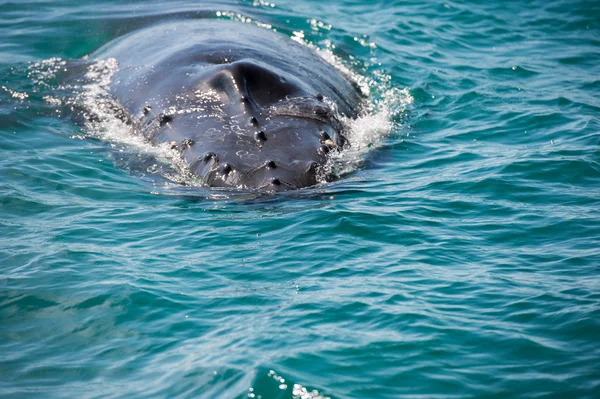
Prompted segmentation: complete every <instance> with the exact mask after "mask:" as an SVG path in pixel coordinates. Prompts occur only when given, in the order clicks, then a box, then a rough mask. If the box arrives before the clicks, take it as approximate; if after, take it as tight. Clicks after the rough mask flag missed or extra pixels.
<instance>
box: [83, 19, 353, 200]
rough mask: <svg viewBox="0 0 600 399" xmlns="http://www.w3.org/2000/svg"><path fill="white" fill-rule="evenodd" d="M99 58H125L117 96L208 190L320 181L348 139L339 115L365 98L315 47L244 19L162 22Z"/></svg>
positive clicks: (287, 186) (116, 80)
mask: <svg viewBox="0 0 600 399" xmlns="http://www.w3.org/2000/svg"><path fill="white" fill-rule="evenodd" d="M93 57H94V58H98V59H106V58H115V59H116V60H117V61H118V64H119V72H117V73H116V74H115V75H114V76H113V80H112V83H111V93H112V95H113V96H114V97H115V98H116V99H117V100H118V102H119V103H120V105H121V106H122V107H123V108H124V110H125V111H126V114H128V115H129V119H130V120H131V121H132V122H133V124H134V126H135V127H136V129H137V130H139V131H140V132H141V134H144V135H145V136H146V137H147V138H148V139H149V140H150V141H151V142H153V143H155V144H160V143H170V145H171V146H172V147H173V148H177V149H179V150H180V151H181V154H182V157H183V159H185V161H186V162H187V163H188V164H189V166H190V169H191V171H192V172H193V173H195V174H196V175H198V176H199V177H201V179H202V181H203V182H204V183H205V184H207V185H208V186H211V187H234V188H241V189H258V190H262V191H283V190H289V189H298V188H303V187H309V186H313V185H315V184H317V183H318V181H317V180H318V179H317V176H318V174H320V173H322V171H321V169H320V167H321V166H322V165H323V164H324V163H325V162H326V160H327V157H328V153H329V152H330V151H339V150H341V149H343V147H344V146H346V145H347V144H346V140H345V137H344V132H343V131H342V129H343V127H342V125H341V124H340V122H339V118H338V115H343V116H345V117H350V118H355V117H356V116H357V112H358V110H359V106H360V102H361V95H360V93H359V91H358V90H357V88H356V87H355V86H354V85H352V84H351V83H350V82H349V81H348V80H347V79H346V78H345V77H344V76H343V75H342V74H341V73H340V71H338V70H337V69H336V68H334V67H333V66H332V65H330V64H328V63H327V62H325V61H324V60H323V59H322V58H321V57H319V56H318V55H317V54H315V53H314V52H313V51H312V50H310V49H309V48H307V47H305V46H302V45H300V44H298V43H295V42H294V41H292V40H290V39H289V38H287V37H285V36H283V35H280V34H278V33H275V32H272V31H270V30H267V29H262V28H258V27H255V26H251V25H248V24H243V23H235V22H229V21H222V20H188V21H175V22H168V23H162V24H159V25H154V26H152V27H149V28H145V29H142V30H140V31H136V32H134V33H130V34H128V35H126V36H124V37H121V38H119V39H116V40H114V41H112V42H110V43H108V44H107V45H105V46H104V47H102V48H101V49H100V50H98V51H97V52H96V53H94V54H93ZM336 108H337V109H336ZM325 178H327V176H325Z"/></svg>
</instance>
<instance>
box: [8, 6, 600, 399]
mask: <svg viewBox="0 0 600 399" xmlns="http://www.w3.org/2000/svg"><path fill="white" fill-rule="evenodd" d="M272 1H273V2H274V4H271V2H266V1H255V2H252V1H240V2H238V3H236V2H214V1H211V2H192V1H176V2H173V1H166V0H164V1H128V2H120V1H116V0H112V1H93V2H92V1H80V2H74V1H61V0H43V1H42V0H19V1H16V2H8V1H0V37H2V40H0V86H1V88H0V234H1V237H2V240H1V244H0V265H1V266H0V326H1V327H0V396H1V397H6V398H28V397H31V398H33V397H36V398H38V397H42V398H63V397H64V398H71V397H78V398H107V397H111V398H135V397H156V398H162V397H169V398H172V397H181V398H191V397H201V398H246V397H251V398H252V397H255V398H259V397H261V398H264V399H267V398H300V397H302V398H317V397H319V395H322V396H323V397H330V398H508V397H519V398H598V397H600V367H599V366H598V365H599V364H600V278H599V276H600V273H599V272H600V240H599V238H600V223H599V221H600V163H599V157H600V150H599V144H600V134H599V133H600V25H599V24H598V21H600V4H599V3H598V2H594V1H589V2H585V1H581V2H577V1H576V2H573V1H533V2H515V1H509V2H502V3H497V4H495V3H494V4H491V2H490V4H488V3H487V2H475V1H473V2H446V3H443V2H429V1H428V2H400V1H367V0H362V1H358V0H340V1H337V0H336V1H297V0H295V1H293V0H284V1H280V0H272ZM165 18H197V19H202V18H223V19H234V20H236V21H238V22H239V23H256V22H257V21H258V22H259V23H260V24H261V25H262V26H266V25H270V26H271V29H276V30H277V31H278V32H280V33H281V34H284V35H287V36H290V37H292V36H294V37H296V38H297V39H299V40H300V39H301V41H303V42H304V43H306V44H308V45H314V46H315V47H317V48H318V49H320V50H321V51H322V52H323V54H324V55H326V56H330V57H334V58H332V59H334V62H335V63H336V65H338V66H339V67H340V68H342V67H346V68H348V69H349V70H351V71H352V72H353V74H354V78H355V79H357V80H359V81H361V82H363V83H365V82H366V83H365V84H367V86H369V90H370V92H371V94H370V96H369V100H368V103H369V105H370V107H369V108H370V110H371V111H370V114H369V115H365V116H364V117H363V118H361V120H360V121H358V122H356V123H355V124H354V126H353V129H352V134H353V137H354V144H355V146H354V147H355V148H358V149H360V151H358V150H357V151H353V152H351V153H349V154H348V155H346V158H344V159H342V160H341V161H340V162H341V164H343V165H344V166H345V170H344V173H343V175H342V176H341V177H340V179H339V180H338V181H336V182H333V183H331V184H327V185H324V186H321V187H318V188H314V189H310V190H305V191H303V192H301V193H297V194H294V195H273V196H266V197H259V198H252V197H248V196H244V195H239V194H235V193H227V192H217V191H210V190H207V189H205V188H201V187H194V186H182V185H181V184H178V183H176V182H174V180H173V178H172V177H173V175H172V174H173V173H176V172H177V170H176V168H173V167H171V166H170V161H169V159H163V158H164V157H162V156H161V154H156V152H153V151H152V149H148V148H144V147H143V146H140V145H139V143H135V142H130V141H128V135H127V132H124V131H122V130H119V129H120V128H117V127H114V129H113V127H111V126H110V125H108V126H100V127H98V126H90V125H83V126H82V124H81V123H77V122H78V121H77V120H76V119H77V118H76V117H75V116H74V113H73V112H70V110H69V108H70V104H69V101H68V100H66V99H68V98H70V97H69V90H71V91H74V90H75V89H73V88H69V87H64V86H61V84H60V77H59V72H60V69H61V68H62V67H65V68H66V67H67V66H70V62H72V61H71V60H75V59H78V58H81V57H83V56H85V55H86V54H89V53H91V52H93V51H94V50H96V49H97V48H99V47H100V46H101V45H102V44H104V43H106V42H108V41H109V40H110V39H111V38H114V37H117V36H119V35H120V34H122V33H124V32H126V31H128V30H131V29H135V28H136V27H142V26H146V25H148V24H152V23H154V22H155V21H158V20H162V19H165ZM248 18H249V19H250V21H248ZM267 28H268V27H265V29H267ZM302 36H303V37H302ZM53 58H55V59H53ZM62 60H64V62H65V64H64V65H63V64H62ZM405 89H406V90H405ZM79 99H80V97H79ZM88 105H89V104H88ZM175 180H176V179H175ZM303 389H305V390H306V391H303ZM314 390H316V391H318V393H317V392H313V391H314ZM311 392H312V393H311Z"/></svg>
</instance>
